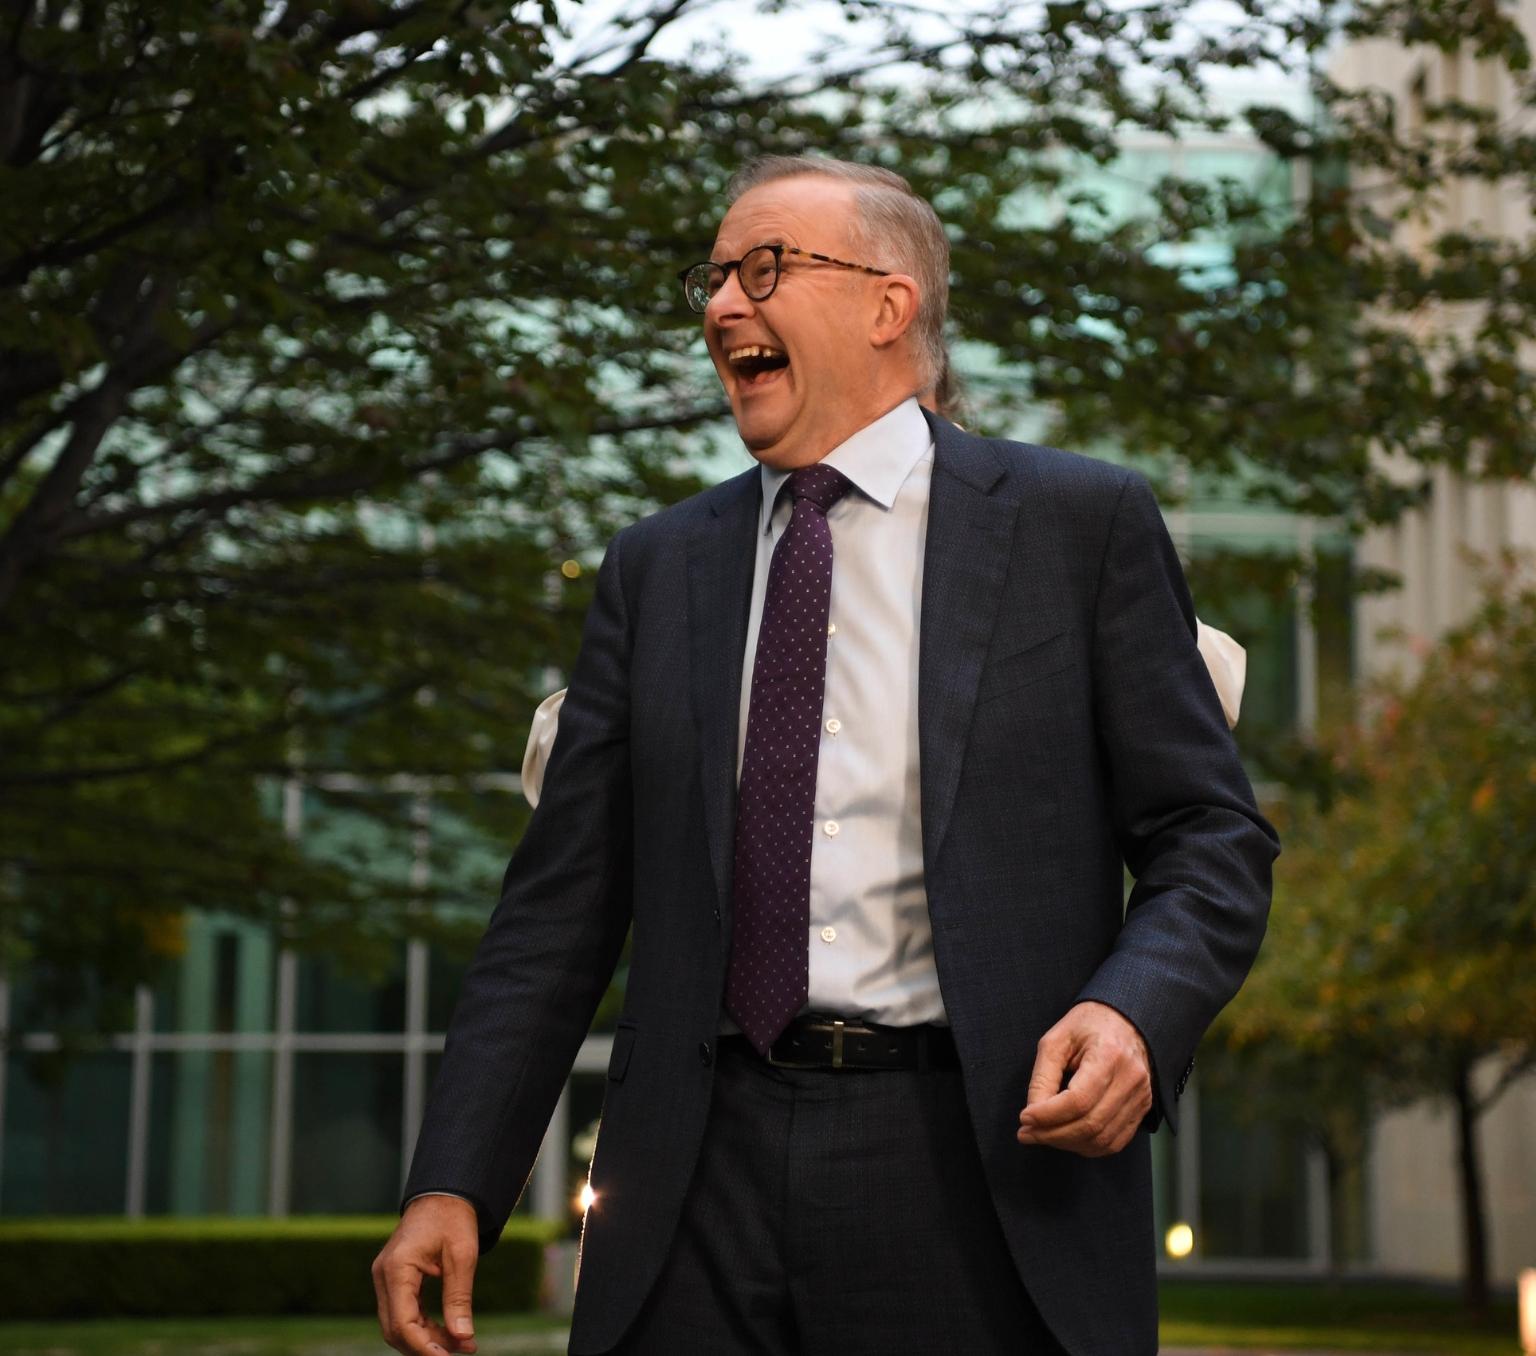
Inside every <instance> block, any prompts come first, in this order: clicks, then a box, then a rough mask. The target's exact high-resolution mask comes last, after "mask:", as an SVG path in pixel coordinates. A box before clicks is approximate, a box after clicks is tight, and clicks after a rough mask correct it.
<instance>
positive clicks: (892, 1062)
mask: <svg viewBox="0 0 1536 1356" xmlns="http://www.w3.org/2000/svg"><path fill="white" fill-rule="evenodd" d="M720 1043H721V1044H722V1045H727V1046H733V1047H737V1048H739V1049H743V1050H747V1051H750V1052H751V1053H752V1054H753V1056H754V1057H755V1056H756V1055H757V1051H756V1050H755V1049H754V1048H753V1046H752V1042H751V1041H749V1040H748V1039H747V1038H746V1037H745V1036H742V1035H734V1036H722V1037H721V1038H720ZM764 1058H765V1061H766V1062H767V1063H769V1064H771V1065H773V1067H774V1068H776V1069H958V1068H959V1067H960V1056H959V1054H958V1053H957V1052H956V1050H955V1038H954V1036H953V1035H952V1034H951V1033H950V1030H949V1028H948V1027H947V1026H873V1025H870V1024H866V1023H864V1022H856V1021H850V1020H848V1019H846V1018H841V1017H822V1016H818V1015H816V1014H813V1013H807V1014H806V1015H805V1016H803V1017H797V1018H795V1020H794V1021H792V1022H791V1023H790V1024H789V1025H788V1026H787V1027H785V1028H784V1032H783V1034H782V1035H781V1036H780V1037H779V1038H778V1040H776V1041H774V1043H773V1044H772V1045H771V1046H769V1047H768V1054H767V1055H766V1056H765V1057H764Z"/></svg>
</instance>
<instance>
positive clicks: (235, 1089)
mask: <svg viewBox="0 0 1536 1356" xmlns="http://www.w3.org/2000/svg"><path fill="white" fill-rule="evenodd" d="M151 1066H152V1074H151V1082H150V1099H149V1108H150V1109H149V1117H150V1120H149V1162H148V1179H147V1181H146V1183H145V1208H146V1209H147V1210H148V1211H149V1212H150V1213H151V1214H168V1215H206V1214H212V1215H261V1214H265V1213H266V1211H267V1177H268V1167H269V1154H270V1120H271V1101H272V1056H271V1054H270V1053H269V1052H267V1051H265V1050H234V1051H232V1050H176V1051H169V1052H163V1053H160V1054H157V1055H154V1056H152V1060H151Z"/></svg>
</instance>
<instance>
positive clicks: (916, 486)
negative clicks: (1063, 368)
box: [721, 398, 945, 1031]
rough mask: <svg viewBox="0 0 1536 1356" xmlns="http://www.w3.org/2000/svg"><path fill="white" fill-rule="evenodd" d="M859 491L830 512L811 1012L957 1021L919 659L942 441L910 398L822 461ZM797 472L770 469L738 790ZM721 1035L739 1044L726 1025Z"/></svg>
mask: <svg viewBox="0 0 1536 1356" xmlns="http://www.w3.org/2000/svg"><path fill="white" fill-rule="evenodd" d="M823 464H824V465H827V466H832V467H835V468H836V469H837V470H839V471H841V472H842V473H843V475H845V476H846V477H847V478H848V479H849V481H850V482H852V485H853V489H852V490H851V491H849V493H847V494H845V495H844V496H843V497H842V498H841V499H839V500H838V501H837V502H836V503H835V504H833V505H832V507H831V509H829V510H828V512H827V526H828V528H829V529H830V530H831V533H832V599H831V607H830V611H829V613H828V626H827V631H828V635H827V678H826V696H825V698H824V700H823V703H822V712H821V717H822V724H821V749H820V752H819V754H818V760H817V768H816V800H815V816H814V826H815V827H814V830H813V835H814V836H813V839H812V844H811V889H810V895H811V897H810V925H809V927H808V929H807V933H806V946H807V950H808V954H809V994H810V997H809V1001H808V1002H807V1004H806V1008H807V1009H808V1010H813V1011H817V1012H835V1013H840V1014H843V1015H846V1016H849V1017H855V1018H860V1019H862V1020H866V1021H871V1022H878V1023H882V1024H884V1025H888V1026H908V1025H911V1024H914V1023H918V1022H940V1023H943V1022H944V1021H945V1016H944V1004H943V1000H942V999H941V998H940V996H939V978H938V972H937V970H936V969H935V967H934V961H933V933H932V930H931V928H930V926H929V922H928V897H927V894H926V893H925V891H924V889H923V833H922V820H921V817H920V809H919V806H920V800H921V796H920V784H919V780H918V749H917V655H918V635H919V629H918V628H919V621H920V619H921V612H922V595H923V545H924V542H925V540H926V537H927V528H928V486H929V482H930V480H931V478H932V475H933V440H932V438H931V436H930V435H929V432H928V424H927V422H926V421H925V420H924V419H923V415H922V411H921V409H920V408H919V407H918V403H917V400H916V399H915V398H914V399H910V400H907V401H904V402H903V403H902V404H900V405H898V406H897V407H896V408H895V409H893V410H891V411H890V412H889V413H888V414H886V415H884V416H882V417H881V418H879V419H877V420H876V421H875V422H874V423H872V424H869V425H867V426H866V427H865V428H862V429H860V430H859V432H857V433H855V434H854V435H853V437H851V438H849V439H848V440H847V441H846V442H844V443H840V444H839V445H838V446H837V447H835V448H833V449H832V451H831V452H829V453H828V454H827V456H826V459H825V461H824V463H823ZM788 474H789V473H788V472H786V471H773V470H770V469H769V468H768V467H767V466H763V467H762V468H761V476H762V487H763V499H762V510H761V514H760V517H759V528H760V530H759V533H758V540H757V564H756V568H755V572H754V575H753V580H752V607H751V612H750V613H749V615H748V619H747V642H746V655H745V659H744V662H743V665H742V674H741V694H740V724H739V730H738V738H737V746H736V777H737V780H738V782H739V781H740V778H741V762H742V756H743V755H744V753H745V751H746V742H747V715H748V711H749V709H750V706H751V698H752V670H753V667H754V661H755V659H756V653H757V636H758V630H759V627H760V626H761V624H762V616H763V599H764V596H765V595H766V593H767V591H768V568H769V565H770V564H771V562H772V560H773V549H774V547H775V546H776V545H777V544H778V540H779V538H780V537H781V536H782V535H783V533H784V530H785V529H786V528H787V527H788V526H789V520H790V516H791V514H792V513H793V510H794V503H793V500H792V499H791V497H790V496H789V495H788V494H786V495H784V496H783V498H782V500H780V499H779V490H780V487H781V486H782V485H783V484H784V482H785V480H786V479H787V478H788ZM721 1029H722V1030H723V1031H734V1030H736V1026H735V1024H734V1023H732V1022H731V1020H730V1018H729V1017H728V1016H725V1017H723V1018H722V1021H721Z"/></svg>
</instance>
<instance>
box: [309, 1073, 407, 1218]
mask: <svg viewBox="0 0 1536 1356" xmlns="http://www.w3.org/2000/svg"><path fill="white" fill-rule="evenodd" d="M404 1076H405V1066H404V1062H403V1057H402V1056H400V1055H397V1054H364V1055H356V1054H331V1053H328V1052H327V1053H311V1052H304V1053H301V1054H298V1055H295V1056H294V1061H293V1083H294V1086H293V1166H292V1197H291V1208H292V1210H293V1213H294V1214H296V1215H298V1214H348V1215H352V1214H370V1213H383V1214H389V1213H393V1211H394V1210H395V1207H396V1206H397V1205H398V1203H399V1190H400V1183H401V1162H400V1153H401V1145H400V1129H401V1118H402V1117H403V1115H404V1101H403V1090H404Z"/></svg>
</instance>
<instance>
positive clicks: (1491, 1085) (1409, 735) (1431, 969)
mask: <svg viewBox="0 0 1536 1356" xmlns="http://www.w3.org/2000/svg"><path fill="white" fill-rule="evenodd" d="M1377 699H1378V701H1379V704H1380V706H1379V713H1378V714H1377V715H1376V716H1375V717H1374V718H1373V719H1372V720H1371V721H1370V722H1368V723H1366V724H1364V725H1362V726H1360V727H1357V728H1355V729H1353V730H1349V731H1345V732H1342V733H1341V734H1340V735H1339V736H1338V737H1337V741H1336V746H1335V759H1336V771H1337V775H1338V778H1339V783H1340V794H1339V795H1338V797H1337V799H1335V800H1334V802H1333V803H1332V804H1331V806H1329V807H1328V808H1326V809H1325V810H1321V811H1316V810H1314V811H1312V812H1310V813H1303V815H1302V817H1301V819H1300V821H1299V822H1298V823H1297V824H1296V825H1295V826H1294V827H1293V829H1292V831H1291V833H1290V834H1289V835H1288V838H1287V849H1286V851H1285V852H1284V853H1283V854H1282V856H1281V859H1280V861H1279V862H1278V863H1277V866H1276V890H1275V905H1274V911H1273V914H1272V922H1271V927H1270V935H1269V938H1268V940H1267V942H1266V945H1265V948H1264V952H1263V953H1262V955H1261V957H1260V959H1259V962H1258V964H1257V966H1256V967H1255V970H1254V973H1253V975H1252V977H1251V978H1250V980H1249V983H1248V984H1247V986H1246V987H1245V988H1244V989H1243V991H1242V993H1240V994H1239V996H1238V998H1237V999H1236V1000H1235V1001H1234V1002H1233V1004H1232V1006H1231V1007H1230V1008H1229V1009H1228V1011H1227V1012H1226V1013H1225V1014H1224V1015H1223V1017H1222V1019H1221V1024H1220V1027H1219V1031H1220V1032H1221V1034H1222V1036H1223V1037H1224V1043H1225V1044H1226V1045H1227V1047H1228V1048H1229V1049H1231V1050H1232V1051H1233V1052H1234V1053H1235V1054H1236V1055H1237V1056H1238V1057H1239V1058H1244V1059H1247V1058H1258V1059H1260V1060H1262V1061H1263V1062H1264V1067H1265V1069H1266V1071H1267V1072H1269V1073H1270V1074H1271V1075H1274V1074H1276V1073H1277V1072H1278V1073H1280V1075H1281V1076H1280V1077H1279V1078H1274V1079H1272V1081H1273V1082H1274V1083H1275V1084H1276V1087H1275V1093H1276V1095H1277V1096H1278V1097H1280V1098H1286V1097H1287V1096H1288V1097H1289V1100H1291V1101H1292V1103H1293V1107H1294V1108H1295V1110H1294V1111H1293V1113H1292V1114H1293V1115H1297V1116H1299V1117H1301V1118H1302V1119H1303V1120H1304V1121H1309V1122H1311V1123H1314V1124H1316V1123H1318V1122H1320V1121H1324V1120H1325V1119H1326V1118H1327V1117H1328V1116H1330V1115H1336V1114H1337V1112H1338V1110H1339V1109H1340V1108H1342V1109H1343V1110H1344V1111H1345V1112H1348V1111H1350V1109H1351V1108H1358V1106H1359V1105H1360V1101H1361V1099H1362V1098H1364V1099H1365V1100H1367V1101H1368V1102H1369V1103H1371V1104H1372V1105H1373V1106H1375V1107H1378V1108H1380V1107H1389V1106H1393V1105H1397V1104H1400V1103H1404V1102H1409V1101H1416V1100H1418V1099H1420V1098H1422V1097H1425V1096H1431V1097H1440V1098H1445V1099H1447V1100H1449V1102H1450V1103H1451V1105H1452V1106H1453V1107H1454V1109H1455V1115H1456V1144H1457V1163H1456V1172H1457V1184H1458V1188H1459V1194H1460V1200H1461V1214H1462V1237H1463V1265H1464V1275H1463V1293H1464V1297H1465V1300H1466V1303H1467V1305H1468V1306H1469V1307H1470V1308H1474V1309H1478V1310H1481V1309H1484V1308H1486V1306H1487V1302H1488V1245H1487V1225H1486V1210H1485V1204H1484V1193H1483V1183H1482V1166H1481V1160H1480V1158H1479V1154H1478V1145H1477V1126H1478V1121H1479V1119H1480V1118H1481V1117H1482V1116H1483V1115H1484V1114H1485V1113H1486V1112H1487V1111H1488V1109H1489V1108H1490V1107H1491V1106H1492V1105H1493V1104H1494V1103H1495V1102H1496V1101H1497V1100H1498V1098H1499V1096H1500V1095H1501V1094H1502V1093H1503V1092H1504V1090H1505V1089H1506V1088H1508V1087H1509V1085H1510V1084H1511V1083H1512V1082H1513V1081H1514V1080H1515V1079H1516V1078H1518V1077H1520V1076H1521V1075H1522V1074H1523V1073H1525V1072H1527V1071H1528V1070H1530V1069H1531V1068H1533V1067H1536V974H1533V973H1532V970H1531V964H1530V958H1531V956H1532V955H1533V954H1536V839H1533V838H1532V836H1531V834H1530V833H1528V832H1526V831H1525V827H1524V826H1527V825H1529V824H1531V823H1533V822H1536V579H1533V578H1531V577H1530V575H1529V571H1528V570H1527V571H1526V572H1524V574H1522V571H1521V569H1520V568H1519V566H1518V562H1517V561H1516V560H1515V559H1514V558H1513V557H1509V558H1506V559H1505V560H1504V562H1503V564H1502V565H1501V566H1500V568H1499V571H1498V573H1496V574H1493V575H1491V576H1490V585H1489V592H1488V596H1487V600H1486V602H1485V603H1484V604H1483V606H1482V607H1481V608H1480V610H1479V611H1478V612H1477V614H1476V615H1475V616H1474V617H1473V618H1472V619H1471V620H1470V621H1469V622H1468V623H1466V624H1465V625H1464V626H1462V627H1460V628H1458V629H1457V630H1455V631H1453V632H1451V633H1450V634H1449V635H1447V636H1446V638H1445V639H1444V640H1443V641H1442V642H1441V644H1440V645H1439V646H1438V647H1437V648H1436V649H1435V650H1433V651H1432V652H1431V653H1430V654H1428V656H1427V657H1426V658H1425V660H1424V664H1423V668H1422V671H1421V672H1420V673H1419V674H1418V676H1417V677H1416V678H1415V679H1414V680H1413V681H1412V682H1407V681H1405V680H1403V679H1397V680H1395V681H1392V682H1387V683H1384V684H1383V686H1382V688H1381V690H1380V692H1379V693H1378V694H1377ZM1286 1067H1288V1069H1289V1075H1290V1076H1289V1078H1287V1077H1285V1076H1284V1074H1285V1068H1286ZM1475 1075H1477V1076H1475ZM1351 1084H1353V1086H1354V1087H1355V1088H1356V1089H1357V1092H1356V1094H1355V1095H1354V1096H1347V1095H1346V1096H1343V1097H1339V1096H1338V1094H1339V1093H1340V1090H1341V1089H1347V1088H1349V1087H1350V1086H1351ZM1330 1103H1331V1105H1330Z"/></svg>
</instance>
